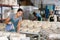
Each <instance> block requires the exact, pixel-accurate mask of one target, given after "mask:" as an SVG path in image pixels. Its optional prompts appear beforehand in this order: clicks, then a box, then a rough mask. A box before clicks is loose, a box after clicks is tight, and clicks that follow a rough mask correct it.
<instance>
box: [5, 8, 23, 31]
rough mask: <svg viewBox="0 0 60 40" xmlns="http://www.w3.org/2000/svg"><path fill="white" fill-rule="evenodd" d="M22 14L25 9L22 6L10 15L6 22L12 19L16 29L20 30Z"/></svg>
mask: <svg viewBox="0 0 60 40" xmlns="http://www.w3.org/2000/svg"><path fill="white" fill-rule="evenodd" d="M22 14H23V10H22V9H21V8H19V9H18V10H17V13H16V14H15V15H10V17H8V18H7V19H6V20H5V23H6V24H8V23H9V22H10V21H11V22H12V23H13V25H14V28H15V31H16V32H19V31H20V25H21V21H22Z"/></svg>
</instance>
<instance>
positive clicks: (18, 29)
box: [17, 21, 22, 33]
mask: <svg viewBox="0 0 60 40" xmlns="http://www.w3.org/2000/svg"><path fill="white" fill-rule="evenodd" d="M21 22H22V21H19V22H18V25H17V32H18V33H19V32H20V26H21Z"/></svg>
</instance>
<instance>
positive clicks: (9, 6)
mask: <svg viewBox="0 0 60 40" xmlns="http://www.w3.org/2000/svg"><path fill="white" fill-rule="evenodd" d="M0 6H6V7H12V5H6V4H0Z"/></svg>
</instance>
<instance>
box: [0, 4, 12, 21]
mask: <svg viewBox="0 0 60 40" xmlns="http://www.w3.org/2000/svg"><path fill="white" fill-rule="evenodd" d="M3 7H10V8H12V5H6V4H0V8H1V9H0V12H1V13H0V22H3V21H4V20H5V19H3Z"/></svg>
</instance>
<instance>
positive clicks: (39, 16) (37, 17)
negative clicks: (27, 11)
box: [33, 12, 41, 21]
mask: <svg viewBox="0 0 60 40" xmlns="http://www.w3.org/2000/svg"><path fill="white" fill-rule="evenodd" d="M33 15H34V16H35V18H34V19H33V20H38V21H41V15H40V14H39V13H35V12H33Z"/></svg>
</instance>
